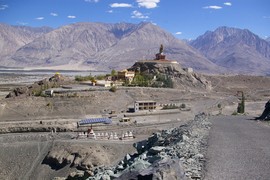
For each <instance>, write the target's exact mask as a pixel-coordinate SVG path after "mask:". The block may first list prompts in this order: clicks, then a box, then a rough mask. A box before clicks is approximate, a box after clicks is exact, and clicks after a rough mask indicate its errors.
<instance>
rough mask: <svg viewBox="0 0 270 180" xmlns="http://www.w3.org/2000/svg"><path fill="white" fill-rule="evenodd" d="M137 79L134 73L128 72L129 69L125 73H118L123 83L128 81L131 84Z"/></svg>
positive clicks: (118, 77)
mask: <svg viewBox="0 0 270 180" xmlns="http://www.w3.org/2000/svg"><path fill="white" fill-rule="evenodd" d="M134 77H135V72H134V71H128V70H127V69H125V70H123V71H118V73H117V79H118V80H122V81H128V82H129V83H130V82H131V81H132V80H133V78H134Z"/></svg>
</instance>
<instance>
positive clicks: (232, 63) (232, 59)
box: [190, 27, 270, 74]
mask: <svg viewBox="0 0 270 180" xmlns="http://www.w3.org/2000/svg"><path fill="white" fill-rule="evenodd" d="M190 45H191V46H193V47H194V48H196V49H197V50H199V51H200V52H201V53H203V54H204V55H205V56H206V57H207V58H208V59H209V60H211V61H212V62H213V63H215V64H216V65H219V66H221V67H224V68H226V69H228V70H230V71H234V72H237V73H248V74H250V73H256V74H267V73H268V72H269V70H270V69H269V67H270V44H269V42H267V41H266V40H264V39H262V38H260V37H259V36H257V35H256V34H254V33H252V32H251V31H249V30H247V29H237V28H230V27H219V28H217V29H216V30H215V31H213V32H212V31H207V32H206V33H205V34H203V35H201V36H199V37H198V38H197V39H196V40H194V41H192V42H191V43H190Z"/></svg>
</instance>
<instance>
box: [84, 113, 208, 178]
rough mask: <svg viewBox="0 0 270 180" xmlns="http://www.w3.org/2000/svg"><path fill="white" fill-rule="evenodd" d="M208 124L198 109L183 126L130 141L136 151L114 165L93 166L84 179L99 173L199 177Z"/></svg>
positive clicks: (201, 170)
mask: <svg viewBox="0 0 270 180" xmlns="http://www.w3.org/2000/svg"><path fill="white" fill-rule="evenodd" d="M210 127H211V123H210V122H209V121H208V116H207V115H206V114H204V113H202V114H199V115H197V116H195V118H194V120H193V121H191V122H189V123H188V124H186V125H184V126H180V127H177V128H173V129H169V130H163V131H162V132H161V133H155V134H153V135H152V136H151V137H149V138H148V140H146V141H141V142H138V143H135V144H134V146H135V147H136V148H137V150H138V154H134V155H129V154H127V155H126V156H125V157H124V160H123V161H120V162H119V163H118V165H117V166H115V167H103V168H97V169H96V170H95V171H94V176H91V177H89V178H88V180H94V179H101V178H102V177H103V175H106V176H105V177H106V178H107V177H108V176H109V177H110V178H112V179H114V178H116V179H119V180H124V179H164V180H166V179H170V180H180V179H181V180H182V179H183V180H184V179H202V176H203V167H204V162H205V160H204V154H205V151H204V149H205V148H206V142H207V136H208V133H209V129H210ZM108 172H110V173H109V174H108ZM112 172H113V173H112Z"/></svg>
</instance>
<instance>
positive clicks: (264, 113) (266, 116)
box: [256, 100, 270, 121]
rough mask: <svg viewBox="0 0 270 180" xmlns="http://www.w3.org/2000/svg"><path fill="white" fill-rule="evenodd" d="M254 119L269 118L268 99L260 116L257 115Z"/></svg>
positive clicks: (269, 102) (267, 119)
mask: <svg viewBox="0 0 270 180" xmlns="http://www.w3.org/2000/svg"><path fill="white" fill-rule="evenodd" d="M256 120H266V121H269V120H270V100H269V101H268V102H267V103H266V104H265V109H264V111H263V113H262V115H261V116H260V117H257V118H256Z"/></svg>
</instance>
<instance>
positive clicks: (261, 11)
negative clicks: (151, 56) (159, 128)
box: [0, 0, 270, 39]
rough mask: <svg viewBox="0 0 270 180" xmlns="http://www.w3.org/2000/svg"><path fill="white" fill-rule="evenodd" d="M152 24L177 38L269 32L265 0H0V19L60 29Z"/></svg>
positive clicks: (269, 9)
mask: <svg viewBox="0 0 270 180" xmlns="http://www.w3.org/2000/svg"><path fill="white" fill-rule="evenodd" d="M142 21H147V22H152V23H153V24H156V25H158V26H160V27H161V28H163V29H165V30H166V31H168V32H170V33H172V34H174V35H175V36H176V37H178V38H180V39H194V38H196V37H198V36H199V35H201V34H203V33H205V31H207V30H215V29H216V28H217V27H219V26H229V27H236V28H241V29H249V30H251V31H252V32H254V33H256V34H258V35H259V36H260V37H262V38H266V37H269V36H270V1H269V0H0V22H1V23H7V24H11V25H27V26H34V27H36V26H50V27H54V28H57V27H60V26H63V25H67V24H70V23H76V22H105V23H117V22H129V23H139V22H142Z"/></svg>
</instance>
